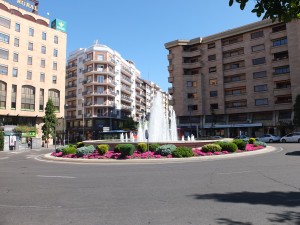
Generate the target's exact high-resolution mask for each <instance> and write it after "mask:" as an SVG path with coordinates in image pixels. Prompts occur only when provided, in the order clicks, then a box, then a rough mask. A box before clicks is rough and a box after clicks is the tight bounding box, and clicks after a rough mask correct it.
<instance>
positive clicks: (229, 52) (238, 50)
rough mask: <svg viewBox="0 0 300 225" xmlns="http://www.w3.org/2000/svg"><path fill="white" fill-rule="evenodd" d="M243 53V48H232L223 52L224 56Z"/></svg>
mask: <svg viewBox="0 0 300 225" xmlns="http://www.w3.org/2000/svg"><path fill="white" fill-rule="evenodd" d="M243 54H244V48H238V49H232V50H229V51H226V52H223V57H224V58H229V57H234V56H239V55H243Z"/></svg>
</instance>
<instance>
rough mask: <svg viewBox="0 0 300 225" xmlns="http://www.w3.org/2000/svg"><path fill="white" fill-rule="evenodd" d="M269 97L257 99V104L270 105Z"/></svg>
mask: <svg viewBox="0 0 300 225" xmlns="http://www.w3.org/2000/svg"><path fill="white" fill-rule="evenodd" d="M268 104H269V103H268V99H267V98H261V99H255V105H256V106H259V105H268Z"/></svg>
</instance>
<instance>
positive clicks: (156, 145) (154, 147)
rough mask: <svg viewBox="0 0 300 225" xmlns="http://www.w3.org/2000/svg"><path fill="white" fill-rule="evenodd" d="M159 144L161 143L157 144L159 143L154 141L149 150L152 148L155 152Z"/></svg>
mask: <svg viewBox="0 0 300 225" xmlns="http://www.w3.org/2000/svg"><path fill="white" fill-rule="evenodd" d="M159 146H160V145H159V144H157V143H152V144H150V145H149V150H150V151H151V152H155V151H156V149H157V148H158V147H159Z"/></svg>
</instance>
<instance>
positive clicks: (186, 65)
mask: <svg viewBox="0 0 300 225" xmlns="http://www.w3.org/2000/svg"><path fill="white" fill-rule="evenodd" d="M202 66H203V63H202V62H194V63H182V67H183V68H184V69H194V68H199V67H202Z"/></svg>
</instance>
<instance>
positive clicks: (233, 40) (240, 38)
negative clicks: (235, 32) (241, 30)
mask: <svg viewBox="0 0 300 225" xmlns="http://www.w3.org/2000/svg"><path fill="white" fill-rule="evenodd" d="M242 41H243V35H239V36H235V37H230V38H226V39H223V40H222V45H223V46H226V45H232V44H236V43H239V42H242Z"/></svg>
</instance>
